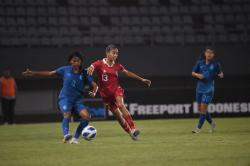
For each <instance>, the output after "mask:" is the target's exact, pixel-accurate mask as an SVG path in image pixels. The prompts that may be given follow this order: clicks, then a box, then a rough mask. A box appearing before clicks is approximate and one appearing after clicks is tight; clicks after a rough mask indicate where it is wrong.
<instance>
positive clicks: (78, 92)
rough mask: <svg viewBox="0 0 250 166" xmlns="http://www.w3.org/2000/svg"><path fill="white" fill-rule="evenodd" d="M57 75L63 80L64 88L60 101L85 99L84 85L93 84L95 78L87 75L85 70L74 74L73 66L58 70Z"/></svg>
mask: <svg viewBox="0 0 250 166" xmlns="http://www.w3.org/2000/svg"><path fill="white" fill-rule="evenodd" d="M56 74H57V75H59V76H61V77H62V78H63V87H62V89H61V92H60V95H59V100H60V99H62V98H67V99H69V100H77V99H79V98H82V97H83V93H84V83H86V82H87V83H88V84H91V82H92V81H93V77H91V76H88V75H87V71H86V70H85V69H83V70H82V71H81V72H80V73H74V72H73V68H72V66H63V67H60V68H58V69H56Z"/></svg>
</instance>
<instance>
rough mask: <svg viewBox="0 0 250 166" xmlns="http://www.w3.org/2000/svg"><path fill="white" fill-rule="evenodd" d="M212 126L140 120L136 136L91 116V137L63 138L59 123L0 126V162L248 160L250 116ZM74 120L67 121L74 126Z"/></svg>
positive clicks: (126, 164)
mask: <svg viewBox="0 0 250 166" xmlns="http://www.w3.org/2000/svg"><path fill="white" fill-rule="evenodd" d="M216 122H217V126H218V127H217V130H216V132H215V133H213V134H210V133H209V132H208V129H209V126H208V125H207V124H206V125H205V126H204V129H203V131H202V133H200V134H192V133H191V130H192V129H193V128H194V127H195V125H196V123H197V119H184V120H182V119H181V120H141V121H136V125H137V127H138V128H139V129H140V130H141V137H140V140H139V141H136V142H135V141H132V140H131V139H130V137H129V136H128V135H127V134H126V133H125V132H123V130H122V129H121V128H120V126H119V125H118V123H117V122H116V121H102V122H91V125H93V126H95V127H96V128H97V131H98V134H97V138H96V139H95V140H93V141H85V140H84V139H80V143H81V144H79V145H70V144H63V143H62V141H61V139H62V136H61V129H60V124H59V123H46V124H28V125H14V126H0V165H1V166H13V165H17V166H40V165H41V166H64V165H65V166H69V165H70V166H76V165H79V166H80V165H90V166H97V165H100V166H115V165H117V166H131V165H136V166H161V165H164V166H166V165H170V166H171V165H176V166H177V165H178V166H180V165H183V166H186V165H192V166H194V165H197V166H198V165H199V166H200V165H213V166H215V165H226V166H230V165H232V166H235V165H237V166H242V165H243V166H244V165H246V166H250V118H231V119H229V118H224V119H216ZM76 125H77V123H71V125H70V127H71V131H74V130H75V128H76Z"/></svg>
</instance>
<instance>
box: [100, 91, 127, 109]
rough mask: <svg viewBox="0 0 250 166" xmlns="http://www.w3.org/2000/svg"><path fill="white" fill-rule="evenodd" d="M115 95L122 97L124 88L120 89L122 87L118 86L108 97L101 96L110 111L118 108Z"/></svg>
mask: <svg viewBox="0 0 250 166" xmlns="http://www.w3.org/2000/svg"><path fill="white" fill-rule="evenodd" d="M117 96H121V97H124V89H122V87H120V86H119V87H118V88H117V89H116V90H115V92H114V93H113V94H112V95H110V96H108V97H106V96H105V97H104V96H102V100H103V102H104V103H105V104H106V105H107V107H108V110H109V111H111V112H114V111H115V110H116V109H117V108H118V106H117V104H116V97H117Z"/></svg>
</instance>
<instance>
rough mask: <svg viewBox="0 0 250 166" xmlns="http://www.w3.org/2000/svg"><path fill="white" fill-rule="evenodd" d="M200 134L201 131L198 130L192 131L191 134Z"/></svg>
mask: <svg viewBox="0 0 250 166" xmlns="http://www.w3.org/2000/svg"><path fill="white" fill-rule="evenodd" d="M200 132H201V129H199V128H196V129H194V130H192V133H194V134H198V133H200Z"/></svg>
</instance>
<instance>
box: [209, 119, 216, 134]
mask: <svg viewBox="0 0 250 166" xmlns="http://www.w3.org/2000/svg"><path fill="white" fill-rule="evenodd" d="M215 127H216V123H215V121H212V123H211V128H210V130H209V132H210V133H213V132H214V130H215Z"/></svg>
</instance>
